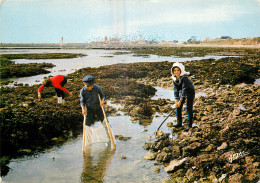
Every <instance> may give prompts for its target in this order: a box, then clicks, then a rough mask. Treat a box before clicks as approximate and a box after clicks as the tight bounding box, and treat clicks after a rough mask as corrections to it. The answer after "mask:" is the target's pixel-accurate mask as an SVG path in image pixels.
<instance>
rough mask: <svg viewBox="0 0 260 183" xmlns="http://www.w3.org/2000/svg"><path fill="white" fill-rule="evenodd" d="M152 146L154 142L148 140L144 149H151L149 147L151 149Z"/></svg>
mask: <svg viewBox="0 0 260 183" xmlns="http://www.w3.org/2000/svg"><path fill="white" fill-rule="evenodd" d="M151 146H152V143H147V142H146V143H145V144H144V146H143V149H144V150H149V149H151Z"/></svg>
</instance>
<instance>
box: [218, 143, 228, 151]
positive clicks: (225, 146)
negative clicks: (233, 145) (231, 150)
mask: <svg viewBox="0 0 260 183" xmlns="http://www.w3.org/2000/svg"><path fill="white" fill-rule="evenodd" d="M227 147H228V144H227V143H226V142H223V143H222V144H221V146H219V147H218V148H217V149H218V150H224V149H227Z"/></svg>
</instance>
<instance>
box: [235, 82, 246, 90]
mask: <svg viewBox="0 0 260 183" xmlns="http://www.w3.org/2000/svg"><path fill="white" fill-rule="evenodd" d="M241 88H247V84H245V83H240V84H237V85H235V89H241Z"/></svg>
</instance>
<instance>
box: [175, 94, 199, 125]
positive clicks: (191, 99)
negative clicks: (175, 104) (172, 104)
mask: <svg viewBox="0 0 260 183" xmlns="http://www.w3.org/2000/svg"><path fill="white" fill-rule="evenodd" d="M194 98H195V95H191V96H188V97H187V98H183V100H182V102H181V106H180V107H179V108H177V109H176V116H177V122H178V124H179V123H180V124H182V107H183V104H184V102H185V100H186V99H187V107H186V109H187V113H188V121H189V124H192V121H193V103H194ZM179 100H180V99H179Z"/></svg>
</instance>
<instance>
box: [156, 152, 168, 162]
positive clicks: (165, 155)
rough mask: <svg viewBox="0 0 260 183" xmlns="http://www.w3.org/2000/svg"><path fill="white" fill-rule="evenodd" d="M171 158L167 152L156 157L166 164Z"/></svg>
mask: <svg viewBox="0 0 260 183" xmlns="http://www.w3.org/2000/svg"><path fill="white" fill-rule="evenodd" d="M170 158H171V155H170V154H168V153H166V152H162V153H159V154H158V155H157V157H156V160H157V161H162V162H166V161H168V160H170Z"/></svg>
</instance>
